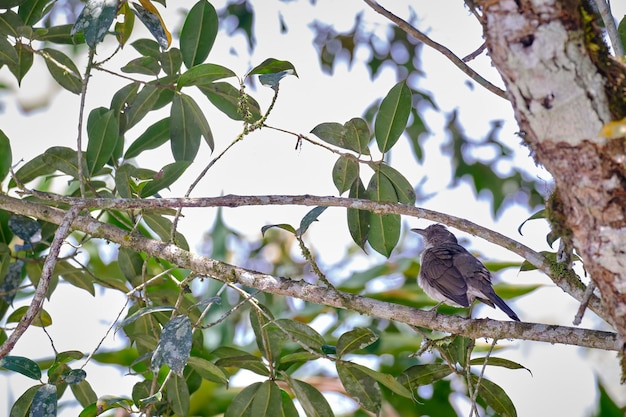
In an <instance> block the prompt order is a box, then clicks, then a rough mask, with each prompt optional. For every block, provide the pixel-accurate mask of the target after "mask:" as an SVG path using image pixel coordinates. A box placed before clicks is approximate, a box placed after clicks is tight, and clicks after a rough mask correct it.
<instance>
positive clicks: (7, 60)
mask: <svg viewBox="0 0 626 417" xmlns="http://www.w3.org/2000/svg"><path fill="white" fill-rule="evenodd" d="M18 62H19V58H18V56H17V51H16V50H15V48H14V47H13V45H11V44H10V43H9V41H7V39H6V38H5V37H2V36H0V64H7V65H13V66H17V64H18Z"/></svg>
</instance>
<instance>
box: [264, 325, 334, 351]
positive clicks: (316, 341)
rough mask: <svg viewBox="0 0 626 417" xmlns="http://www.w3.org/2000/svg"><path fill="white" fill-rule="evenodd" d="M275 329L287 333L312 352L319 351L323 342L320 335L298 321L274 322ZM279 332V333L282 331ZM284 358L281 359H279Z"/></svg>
mask: <svg viewBox="0 0 626 417" xmlns="http://www.w3.org/2000/svg"><path fill="white" fill-rule="evenodd" d="M276 324H277V327H279V328H282V330H285V331H287V333H289V334H290V335H291V336H293V337H294V338H295V339H296V340H299V341H301V342H302V343H304V344H305V345H306V346H308V347H310V348H311V349H313V350H314V351H321V350H322V346H323V345H324V343H325V341H324V338H323V337H322V335H321V334H319V333H318V332H316V331H315V330H314V329H313V328H312V327H310V326H308V325H306V324H304V323H301V322H299V321H295V320H290V319H278V320H276ZM282 330H281V331H282ZM307 353H308V352H307ZM282 358H284V356H283V357H281V359H282Z"/></svg>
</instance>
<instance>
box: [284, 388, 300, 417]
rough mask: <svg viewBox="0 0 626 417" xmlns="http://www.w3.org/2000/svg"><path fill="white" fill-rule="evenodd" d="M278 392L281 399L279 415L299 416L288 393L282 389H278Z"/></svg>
mask: <svg viewBox="0 0 626 417" xmlns="http://www.w3.org/2000/svg"><path fill="white" fill-rule="evenodd" d="M280 394H281V399H282V413H280V414H279V415H280V416H282V417H299V415H300V414H298V409H297V408H296V405H295V404H294V403H293V400H292V399H291V397H290V396H289V394H287V393H286V392H285V391H283V390H280Z"/></svg>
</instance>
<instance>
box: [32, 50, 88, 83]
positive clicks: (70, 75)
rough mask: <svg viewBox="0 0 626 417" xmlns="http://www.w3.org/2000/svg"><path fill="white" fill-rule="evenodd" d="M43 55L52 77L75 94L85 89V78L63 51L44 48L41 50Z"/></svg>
mask: <svg viewBox="0 0 626 417" xmlns="http://www.w3.org/2000/svg"><path fill="white" fill-rule="evenodd" d="M41 55H42V56H43V58H44V59H45V61H46V66H47V67H48V71H50V75H52V78H54V80H55V81H56V82H57V83H59V85H61V87H63V88H65V89H66V90H68V91H70V92H72V93H74V94H80V92H81V91H82V89H83V79H82V77H81V75H80V72H79V71H78V68H77V67H76V65H75V64H74V62H72V60H71V59H70V58H69V57H68V56H67V55H65V54H64V53H63V52H61V51H58V50H56V49H51V48H44V49H42V51H41Z"/></svg>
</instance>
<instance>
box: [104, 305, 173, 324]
mask: <svg viewBox="0 0 626 417" xmlns="http://www.w3.org/2000/svg"><path fill="white" fill-rule="evenodd" d="M164 311H176V307H174V306H150V307H141V308H140V309H139V310H137V311H135V312H134V313H133V314H131V315H130V316H128V317H126V318H125V319H124V320H122V321H121V322H119V323H118V324H117V326H116V327H117V328H118V329H121V328H122V327H126V326H128V325H129V324H131V323H134V322H135V321H137V320H138V319H140V318H141V317H143V316H146V315H148V314H154V313H161V312H164Z"/></svg>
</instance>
